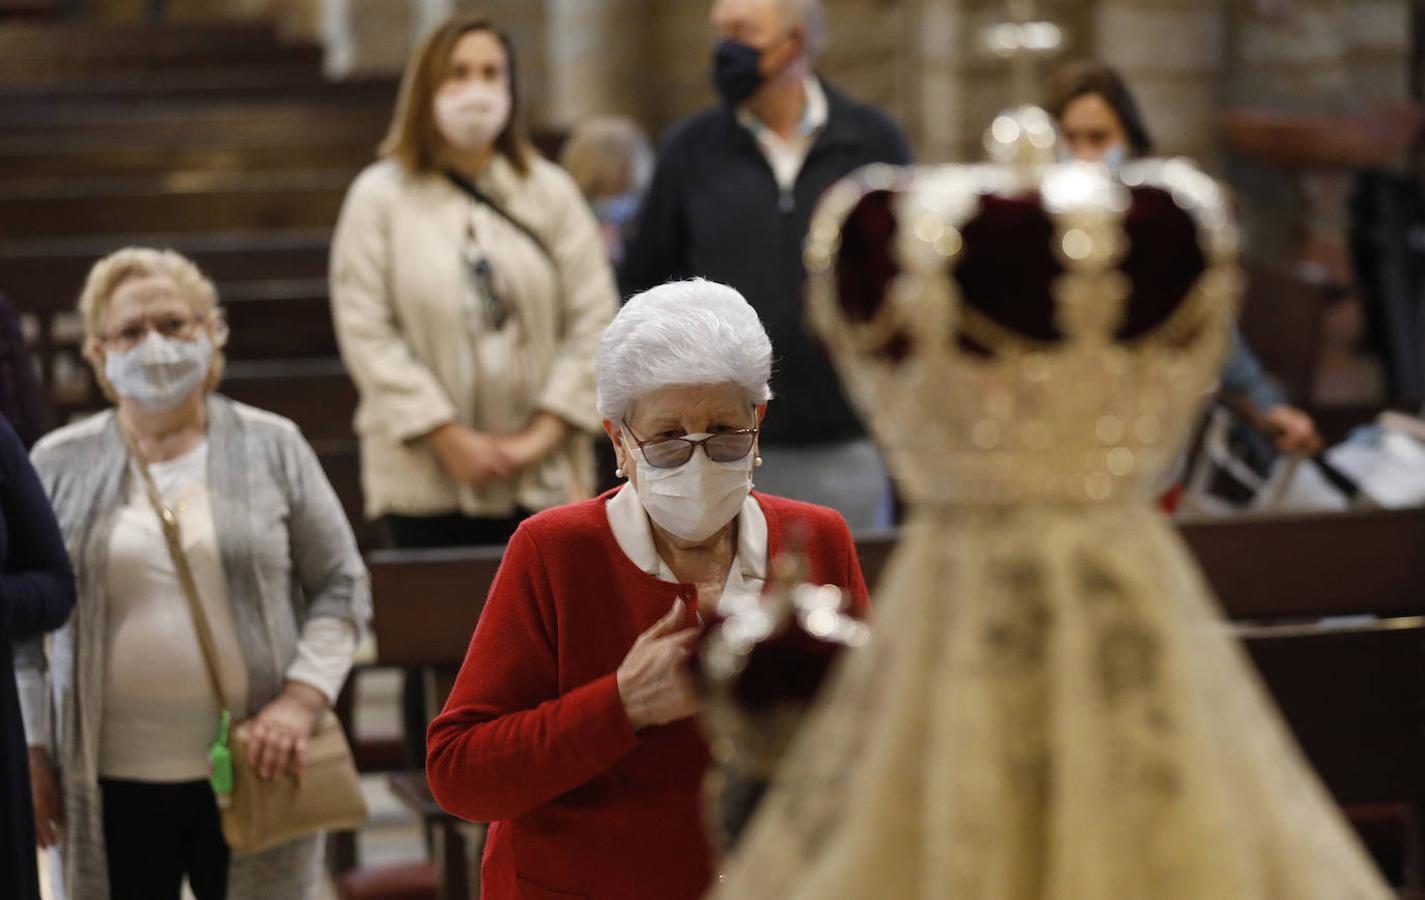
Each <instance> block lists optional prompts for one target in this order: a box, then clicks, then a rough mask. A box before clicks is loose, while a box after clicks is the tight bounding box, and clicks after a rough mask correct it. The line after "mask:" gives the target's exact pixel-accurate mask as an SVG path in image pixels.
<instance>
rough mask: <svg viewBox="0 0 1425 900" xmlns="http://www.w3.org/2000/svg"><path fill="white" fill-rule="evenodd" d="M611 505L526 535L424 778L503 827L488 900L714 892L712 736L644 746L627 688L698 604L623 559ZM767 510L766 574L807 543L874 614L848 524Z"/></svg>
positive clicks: (771, 502)
mask: <svg viewBox="0 0 1425 900" xmlns="http://www.w3.org/2000/svg"><path fill="white" fill-rule="evenodd" d="M610 496H612V493H610V494H606V495H604V496H603V497H599V498H596V499H594V500H590V501H587V502H584V503H577V504H572V505H570V506H565V507H561V508H558V509H553V510H549V511H548V512H544V513H540V514H539V515H537V516H534V517H533V518H531V519H529V520H528V521H527V522H525V523H524V524H523V525H522V526H520V529H519V531H517V532H516V533H515V535H514V537H513V538H512V539H511V540H510V543H509V547H508V548H507V550H506V551H505V558H504V561H503V562H502V564H501V566H500V571H499V574H498V575H497V576H496V577H495V581H494V584H493V585H491V588H490V596H489V599H488V600H487V601H486V604H485V608H484V611H483V612H482V613H481V615H480V621H479V624H478V625H477V627H476V628H475V635H474V637H473V638H472V639H471V642H470V650H469V652H468V653H467V654H466V657H465V664H464V665H463V666H462V667H461V669H460V675H459V677H458V678H457V679H456V682H455V688H454V690H453V691H452V692H451V695H450V699H449V700H448V701H447V702H446V704H445V709H444V711H442V712H441V714H440V716H439V717H438V718H437V719H436V720H435V721H434V722H432V723H431V726H430V731H429V733H428V735H427V748H428V750H427V759H426V774H427V777H428V778H429V779H430V787H431V791H432V793H433V794H434V795H435V798H436V799H437V800H438V801H439V802H440V805H441V806H443V807H444V808H445V809H447V810H448V811H450V812H451V813H453V814H454V815H457V816H460V817H461V818H464V819H469V820H472V821H488V822H492V823H493V825H492V826H491V828H490V833H489V837H488V839H487V841H486V845H485V858H484V863H483V866H482V874H481V887H482V890H481V896H482V897H483V898H485V900H506V898H508V900H515V898H529V897H543V898H570V897H586V898H591V900H599V898H609V900H644V898H647V900H678V898H685V897H686V898H694V897H699V896H701V895H702V893H703V891H704V889H705V888H706V887H707V884H708V881H709V879H710V878H711V876H712V858H711V854H710V851H709V847H708V843H707V839H706V838H705V837H704V833H703V826H702V821H703V820H702V813H701V811H700V809H699V798H700V795H701V783H702V777H703V772H704V769H705V768H706V767H707V764H708V753H707V747H706V745H705V743H704V741H703V738H702V735H701V733H700V732H699V729H698V725H697V723H696V721H695V720H692V719H686V720H683V721H681V722H676V723H673V724H670V725H665V726H661V727H656V728H648V729H645V730H644V731H642V732H640V733H638V734H635V733H634V732H633V729H632V728H631V727H630V725H629V722H628V717H627V716H626V714H625V713H624V708H623V703H622V701H621V700H620V699H619V692H618V683H617V680H616V677H615V672H616V670H617V669H618V666H619V663H621V662H622V661H623V658H624V656H625V654H627V653H628V651H629V648H631V647H632V646H633V641H634V639H635V638H636V637H637V636H638V635H639V633H641V632H643V631H644V630H646V629H647V628H648V627H649V626H651V625H652V624H653V623H654V622H655V621H657V619H658V618H659V617H660V616H662V615H664V614H665V613H666V612H667V611H668V608H669V607H670V606H671V605H672V604H673V600H674V599H675V598H677V597H682V598H684V599H685V600H687V601H688V603H689V608H690V609H691V608H692V607H693V606H695V605H696V591H695V589H694V588H693V586H692V585H688V584H682V585H679V584H671V583H668V582H663V581H659V580H658V579H657V578H655V577H654V576H652V575H649V574H648V573H646V572H644V571H643V570H641V569H639V568H638V567H637V566H636V565H634V563H633V562H632V560H630V559H629V558H628V557H627V556H625V555H624V554H623V551H622V550H620V549H619V547H618V544H617V542H616V541H615V539H614V535H613V531H612V529H610V527H609V523H608V517H607V514H606V513H605V511H604V503H605V502H606V501H607V500H608V499H609V497H610ZM754 496H756V498H757V501H758V502H759V503H760V504H761V505H762V510H763V512H764V513H765V514H766V516H767V536H768V550H769V556H770V557H775V556H776V554H777V552H778V549H779V547H780V546H781V544H782V541H783V539H784V536H785V535H786V534H787V530H788V528H795V529H796V530H797V532H798V533H799V534H800V535H801V542H802V543H803V544H804V548H805V554H806V557H807V561H808V563H809V564H810V567H811V580H812V581H816V582H820V583H823V584H835V585H839V586H841V587H844V588H847V589H848V590H849V591H850V593H851V594H852V596H853V597H854V598H855V604H856V607H857V608H858V610H860V611H864V609H865V606H866V603H867V598H866V585H865V582H864V581H863V580H862V578H861V567H860V563H859V562H858V561H857V558H856V549H855V545H854V543H853V541H852V539H851V533H850V531H848V530H847V528H846V524H845V522H843V521H842V519H841V517H840V516H839V515H838V514H837V513H836V512H834V511H832V510H829V509H825V508H823V507H818V506H811V505H809V504H805V503H797V502H794V501H791V500H784V499H781V498H778V497H768V496H764V495H760V494H759V495H754ZM691 615H692V613H691V612H690V617H691ZM689 624H692V622H691V621H690V622H689Z"/></svg>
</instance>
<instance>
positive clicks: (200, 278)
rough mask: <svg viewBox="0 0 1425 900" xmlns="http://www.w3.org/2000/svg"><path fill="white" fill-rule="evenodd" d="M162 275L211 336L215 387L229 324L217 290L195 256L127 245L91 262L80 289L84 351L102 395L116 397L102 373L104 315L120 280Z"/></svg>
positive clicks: (208, 385)
mask: <svg viewBox="0 0 1425 900" xmlns="http://www.w3.org/2000/svg"><path fill="white" fill-rule="evenodd" d="M153 275H161V276H163V277H165V278H167V279H168V280H169V281H172V282H173V286H174V287H176V288H177V289H178V293H179V294H180V295H182V297H183V298H184V299H185V300H187V301H188V305H189V306H191V307H192V308H193V312H194V313H195V314H196V315H197V316H198V317H199V318H201V319H203V320H204V321H205V322H206V323H207V328H208V334H209V337H210V338H211V340H212V342H213V361H212V364H211V365H210V366H209V367H208V378H207V381H206V383H205V384H204V389H205V390H210V391H211V390H212V389H213V388H215V387H217V385H218V382H219V381H221V380H222V377H223V364H224V358H223V352H222V350H223V346H224V345H226V344H227V342H228V326H227V322H226V320H225V319H224V317H223V310H222V308H221V307H220V306H218V291H217V288H215V287H213V282H211V281H209V280H208V278H207V277H206V276H205V275H204V274H203V273H202V272H201V271H199V269H198V267H197V266H196V265H194V264H193V261H192V260H190V259H188V258H187V257H186V256H183V255H182V254H180V253H178V252H177V251H174V250H155V249H153V248H150V247H125V248H123V249H122V250H115V251H114V252H113V253H110V254H109V255H108V256H106V257H104V258H103V259H101V260H99V261H98V262H97V263H95V264H94V268H92V269H90V270H89V277H88V278H86V279H85V281H84V289H83V290H82V291H81V292H80V294H79V315H80V317H81V318H83V320H84V338H85V340H84V355H85V357H86V358H87V359H88V360H89V364H90V365H91V366H93V368H94V377H95V380H96V381H98V383H99V388H100V389H101V390H102V391H103V392H104V395H105V396H106V397H108V398H109V399H110V400H112V401H114V402H115V403H117V402H118V395H117V394H116V393H115V392H114V389H113V386H112V385H110V384H109V380H108V379H107V378H106V377H104V352H103V350H102V346H103V340H104V321H105V319H106V318H107V316H108V312H109V301H110V300H111V299H113V296H114V292H115V291H117V290H118V289H119V285H121V284H123V283H124V282H126V281H129V280H131V279H134V278H148V277H150V276H153Z"/></svg>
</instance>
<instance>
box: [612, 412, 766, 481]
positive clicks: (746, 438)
mask: <svg viewBox="0 0 1425 900" xmlns="http://www.w3.org/2000/svg"><path fill="white" fill-rule="evenodd" d="M623 427H624V430H625V431H627V432H628V434H629V436H630V437H632V438H633V441H634V443H635V444H637V445H638V449H639V452H641V453H642V454H643V458H644V459H646V460H648V464H649V465H650V466H652V467H653V468H655V469H676V468H678V467H679V466H681V465H683V464H684V463H686V462H687V461H688V460H690V459H692V458H693V451H695V450H697V449H698V447H702V448H703V452H704V453H706V454H707V455H708V459H710V460H712V461H713V462H720V463H728V462H737V461H738V460H739V459H742V458H744V457H746V456H747V454H749V453H751V452H752V445H753V443H754V442H756V440H757V429H756V428H740V429H738V430H737V431H719V432H718V433H717V434H712V435H708V436H707V437H705V438H698V439H697V440H693V439H691V438H685V437H675V438H656V439H654V440H648V441H645V440H642V439H641V438H639V436H638V435H636V434H634V433H633V429H632V428H630V427H629V424H628V420H626V419H625V420H624V423H623Z"/></svg>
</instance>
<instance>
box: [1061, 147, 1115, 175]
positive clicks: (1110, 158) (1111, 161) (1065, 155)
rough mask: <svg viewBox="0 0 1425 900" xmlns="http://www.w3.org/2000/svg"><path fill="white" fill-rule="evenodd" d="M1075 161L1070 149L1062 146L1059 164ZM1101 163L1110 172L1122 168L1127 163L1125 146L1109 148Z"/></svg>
mask: <svg viewBox="0 0 1425 900" xmlns="http://www.w3.org/2000/svg"><path fill="white" fill-rule="evenodd" d="M1074 159H1075V157H1074V154H1073V153H1072V152H1070V150H1069V148H1068V147H1067V146H1066V145H1064V144H1060V145H1059V162H1061V163H1067V162H1073V161H1074ZM1099 162H1101V163H1103V164H1104V165H1105V166H1108V168H1109V169H1110V170H1113V169H1117V168H1118V167H1120V166H1122V165H1123V164H1124V163H1125V162H1127V154H1125V153H1124V151H1123V145H1122V144H1114V145H1113V146H1112V147H1109V148H1108V149H1107V150H1105V151H1104V153H1103V158H1102V159H1100V160H1099Z"/></svg>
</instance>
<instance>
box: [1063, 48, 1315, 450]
mask: <svg viewBox="0 0 1425 900" xmlns="http://www.w3.org/2000/svg"><path fill="white" fill-rule="evenodd" d="M1044 106H1045V109H1046V110H1047V111H1048V113H1049V114H1050V115H1051V116H1053V117H1054V119H1055V120H1056V121H1057V122H1058V124H1059V131H1060V134H1061V136H1062V139H1063V146H1064V151H1065V153H1066V155H1068V156H1069V157H1071V158H1073V159H1078V160H1084V161H1087V162H1100V161H1101V162H1104V163H1106V164H1108V165H1109V166H1116V165H1119V164H1121V163H1123V162H1126V161H1127V160H1130V159H1136V158H1139V157H1143V156H1148V155H1150V154H1151V153H1152V152H1153V140H1152V138H1151V137H1150V136H1149V134H1148V129H1147V126H1146V124H1145V123H1144V121H1143V117H1142V115H1141V114H1140V113H1139V109H1138V103H1137V101H1136V100H1135V99H1134V97H1133V94H1132V92H1131V91H1129V89H1128V85H1127V84H1126V83H1125V82H1124V80H1123V79H1122V77H1120V76H1119V74H1118V73H1117V72H1115V71H1114V70H1113V69H1112V68H1110V67H1108V66H1106V65H1104V64H1103V63H1100V62H1095V61H1080V62H1074V63H1069V64H1068V65H1065V66H1064V67H1062V68H1061V69H1059V70H1058V71H1057V72H1055V73H1054V75H1053V76H1052V77H1051V78H1050V81H1049V85H1048V89H1047V91H1046V100H1045V104H1044ZM1222 391H1223V395H1224V396H1223V399H1224V401H1225V402H1226V403H1227V405H1228V406H1229V407H1231V408H1232V409H1234V410H1235V411H1236V412H1238V413H1239V414H1240V415H1241V416H1242V418H1243V419H1244V420H1245V421H1246V422H1247V423H1248V424H1249V425H1251V426H1252V427H1253V428H1255V429H1257V430H1258V431H1259V432H1261V433H1262V434H1264V435H1266V436H1267V437H1269V438H1270V439H1271V440H1272V442H1273V443H1274V444H1275V446H1276V449H1277V450H1279V451H1281V452H1283V453H1300V454H1313V453H1316V452H1318V451H1320V449H1321V436H1320V434H1318V433H1317V430H1316V423H1315V422H1313V421H1312V419H1311V416H1309V415H1308V414H1307V413H1305V412H1304V411H1302V410H1301V409H1298V408H1297V407H1295V406H1293V405H1291V404H1290V403H1289V402H1287V398H1286V395H1285V394H1283V393H1282V391H1281V388H1280V387H1278V386H1277V384H1276V382H1275V381H1274V380H1273V379H1272V377H1271V376H1270V375H1269V374H1268V373H1267V372H1266V371H1265V370H1264V369H1263V368H1262V364H1261V363H1260V362H1259V361H1258V360H1257V357H1256V355H1255V354H1254V353H1253V352H1252V349H1251V347H1249V346H1248V345H1247V342H1246V341H1245V340H1244V339H1243V337H1242V333H1241V331H1239V330H1238V329H1237V328H1236V327H1235V326H1234V327H1233V330H1232V348H1231V351H1230V352H1229V355H1228V358H1227V363H1226V366H1225V367H1224V368H1223V370H1222Z"/></svg>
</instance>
